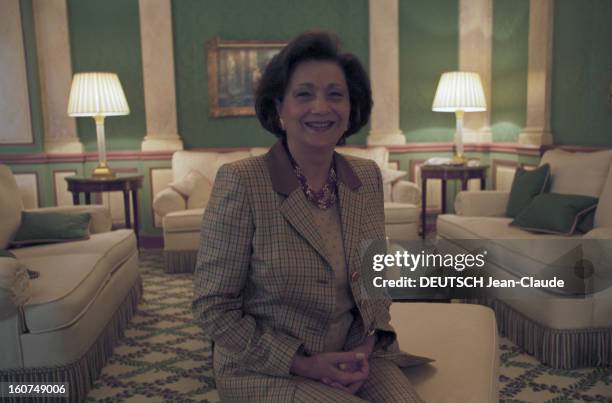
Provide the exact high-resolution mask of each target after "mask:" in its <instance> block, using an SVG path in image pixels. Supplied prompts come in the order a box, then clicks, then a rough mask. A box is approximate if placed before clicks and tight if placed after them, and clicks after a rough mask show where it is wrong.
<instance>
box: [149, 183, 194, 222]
mask: <svg viewBox="0 0 612 403" xmlns="http://www.w3.org/2000/svg"><path fill="white" fill-rule="evenodd" d="M186 208H187V207H186V204H185V199H184V198H183V196H181V195H180V194H179V193H178V192H177V191H176V190H174V189H172V188H166V189H164V190H162V191H161V192H159V193H158V194H156V195H155V198H154V199H153V211H155V213H156V214H157V215H158V216H160V217H163V216H165V215H166V214H168V213H171V212H173V211H180V210H185V209H186Z"/></svg>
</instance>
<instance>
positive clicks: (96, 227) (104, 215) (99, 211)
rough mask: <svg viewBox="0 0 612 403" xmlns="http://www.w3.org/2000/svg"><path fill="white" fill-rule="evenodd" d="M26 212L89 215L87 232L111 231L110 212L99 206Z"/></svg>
mask: <svg viewBox="0 0 612 403" xmlns="http://www.w3.org/2000/svg"><path fill="white" fill-rule="evenodd" d="M25 211H28V212H55V213H89V214H91V222H90V223H89V232H90V233H92V234H97V233H100V232H108V231H110V230H111V227H112V225H113V220H112V218H111V214H110V210H109V209H108V208H107V207H106V206H103V205H101V204H85V205H80V206H57V207H41V208H33V209H28V210H25Z"/></svg>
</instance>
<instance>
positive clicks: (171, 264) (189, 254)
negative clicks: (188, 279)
mask: <svg viewBox="0 0 612 403" xmlns="http://www.w3.org/2000/svg"><path fill="white" fill-rule="evenodd" d="M197 256H198V251H195V250H185V251H164V271H165V272H166V273H193V272H194V269H195V264H196V258H197Z"/></svg>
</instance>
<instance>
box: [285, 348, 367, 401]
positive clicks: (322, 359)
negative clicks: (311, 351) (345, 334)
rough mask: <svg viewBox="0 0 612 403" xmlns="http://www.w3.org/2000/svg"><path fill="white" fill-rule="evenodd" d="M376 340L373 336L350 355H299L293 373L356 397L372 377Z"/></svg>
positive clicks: (292, 367)
mask: <svg viewBox="0 0 612 403" xmlns="http://www.w3.org/2000/svg"><path fill="white" fill-rule="evenodd" d="M374 341H375V339H374V337H373V336H370V337H368V338H367V339H366V340H365V342H364V343H363V344H361V345H360V346H358V347H356V348H354V349H353V350H351V351H347V352H332V353H320V354H316V355H313V356H310V357H306V356H302V355H296V356H295V358H294V359H293V362H292V365H291V372H292V373H293V374H295V375H299V376H303V377H305V378H309V379H314V380H317V381H321V382H323V383H324V384H326V385H328V386H331V387H334V388H336V389H340V390H343V391H345V392H347V393H350V394H351V395H354V394H355V393H357V391H358V390H359V389H360V388H361V386H362V385H363V383H364V382H365V381H366V380H367V379H368V376H369V374H370V373H369V371H370V366H369V362H368V360H369V357H370V354H371V353H372V350H373V347H374Z"/></svg>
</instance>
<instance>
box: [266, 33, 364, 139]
mask: <svg viewBox="0 0 612 403" xmlns="http://www.w3.org/2000/svg"><path fill="white" fill-rule="evenodd" d="M308 60H321V61H331V62H335V63H337V64H338V66H340V68H341V69H342V71H343V72H344V77H345V79H346V84H347V86H348V91H349V100H350V103H351V113H350V116H349V126H348V130H347V131H346V132H345V133H344V135H343V136H342V139H341V140H340V143H343V142H344V139H345V138H346V137H348V136H350V135H352V134H354V133H357V132H358V131H359V129H361V128H362V127H363V126H365V125H366V123H368V120H369V119H370V112H371V111H372V90H371V88H370V79H369V78H368V74H367V73H366V71H365V69H364V68H363V66H362V65H361V63H360V62H359V60H358V59H357V57H355V56H354V55H353V54H351V53H341V51H340V41H339V40H338V37H337V36H335V35H333V34H329V33H325V32H306V33H303V34H301V35H299V36H297V37H296V38H294V39H293V40H292V41H291V42H289V44H288V45H287V46H285V47H284V48H283V50H281V51H280V53H278V54H276V55H275V56H274V57H273V58H272V60H270V63H268V66H267V67H266V70H265V71H264V73H263V75H262V77H261V80H260V81H259V84H258V85H257V90H256V91H255V112H256V114H257V118H258V119H259V122H260V123H261V125H262V126H263V128H264V129H266V130H268V131H269V132H271V133H274V135H276V136H277V137H284V136H285V131H284V130H283V129H282V128H281V125H280V118H279V116H278V112H277V110H276V103H277V101H282V99H283V97H284V96H285V91H286V89H287V86H288V85H289V79H290V78H291V75H292V74H293V71H294V70H295V68H296V66H297V65H298V64H300V63H302V62H304V61H308Z"/></svg>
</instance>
